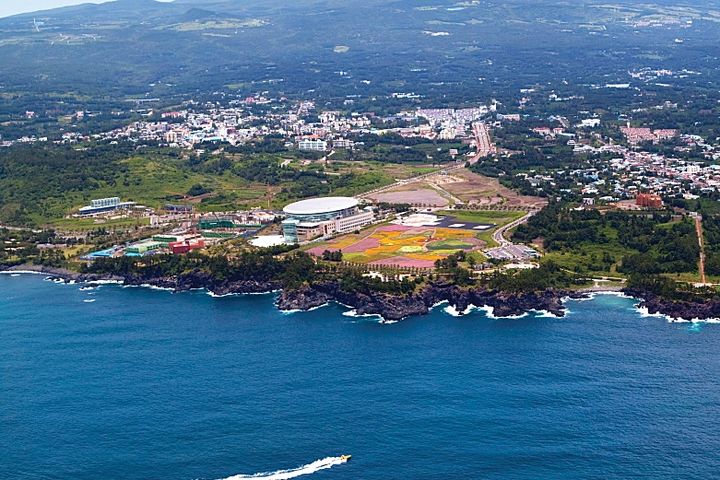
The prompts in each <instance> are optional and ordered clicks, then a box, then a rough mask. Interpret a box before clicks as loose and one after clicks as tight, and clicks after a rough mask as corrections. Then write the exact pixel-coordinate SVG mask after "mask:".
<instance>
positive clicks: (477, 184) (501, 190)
mask: <svg viewBox="0 0 720 480" xmlns="http://www.w3.org/2000/svg"><path fill="white" fill-rule="evenodd" d="M452 178H453V181H448V182H446V183H444V184H443V188H444V189H445V190H447V191H448V192H450V193H452V194H453V195H455V196H457V197H458V198H460V199H461V200H462V201H463V202H465V203H466V204H467V205H477V206H504V207H511V208H522V209H531V208H542V207H543V206H545V205H547V200H546V199H544V198H541V197H530V196H527V195H520V194H519V193H517V192H514V191H513V190H510V189H509V188H507V187H505V186H503V185H501V184H500V182H499V181H498V180H497V179H496V178H490V177H484V176H482V175H478V174H476V173H473V172H471V171H469V170H465V169H461V170H458V171H456V172H453V174H452ZM457 180H460V181H457Z"/></svg>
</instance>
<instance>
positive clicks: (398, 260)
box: [307, 211, 523, 268]
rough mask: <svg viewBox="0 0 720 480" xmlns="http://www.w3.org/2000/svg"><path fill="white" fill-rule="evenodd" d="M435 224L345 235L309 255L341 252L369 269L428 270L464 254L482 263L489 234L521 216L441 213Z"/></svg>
mask: <svg viewBox="0 0 720 480" xmlns="http://www.w3.org/2000/svg"><path fill="white" fill-rule="evenodd" d="M443 213H444V214H446V216H445V217H439V220H440V221H439V222H437V224H435V225H433V224H417V223H412V222H407V223H405V224H385V225H380V226H373V227H371V228H368V229H366V230H364V231H362V232H360V233H359V234H349V235H344V236H341V237H339V238H336V239H334V240H330V241H328V242H322V243H320V244H317V243H314V244H311V245H310V246H309V248H308V249H307V251H308V253H310V254H312V255H316V256H321V255H322V254H323V252H324V251H326V250H328V251H338V250H340V251H342V253H343V260H345V261H348V262H355V263H365V264H370V265H386V266H391V265H392V266H399V267H416V268H430V267H432V266H433V265H434V263H435V261H436V260H440V259H443V258H446V257H448V256H449V255H451V254H453V253H455V252H457V251H458V250H464V251H466V252H468V253H473V256H474V257H475V258H476V259H478V260H484V256H483V255H482V253H481V250H483V249H484V248H486V247H488V246H494V242H493V240H492V232H493V231H494V230H495V229H496V228H497V227H498V226H501V225H505V224H507V223H510V222H512V221H513V220H515V219H517V218H518V217H519V216H522V215H523V212H516V211H499V212H497V211H488V212H465V211H457V212H455V211H452V212H451V211H448V212H443Z"/></svg>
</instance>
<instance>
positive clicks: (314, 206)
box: [283, 197, 358, 215]
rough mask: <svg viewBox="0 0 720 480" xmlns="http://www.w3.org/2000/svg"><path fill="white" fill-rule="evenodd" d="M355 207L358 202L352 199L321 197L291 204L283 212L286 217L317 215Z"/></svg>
mask: <svg viewBox="0 0 720 480" xmlns="http://www.w3.org/2000/svg"><path fill="white" fill-rule="evenodd" d="M357 206H358V201H357V200H356V199H354V198H352V197H322V198H310V199H308V200H301V201H299V202H295V203H291V204H290V205H288V206H286V207H285V208H284V209H283V211H284V212H285V213H286V214H288V215H318V214H322V213H331V212H338V211H341V210H347V209H349V208H354V207H357Z"/></svg>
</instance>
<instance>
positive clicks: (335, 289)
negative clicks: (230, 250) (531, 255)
mask: <svg viewBox="0 0 720 480" xmlns="http://www.w3.org/2000/svg"><path fill="white" fill-rule="evenodd" d="M581 296H583V295H582V294H578V293H571V292H568V291H559V290H546V291H543V292H526V293H517V294H515V293H507V292H499V291H494V290H483V289H479V288H461V287H458V286H456V285H452V284H446V283H430V284H428V285H426V286H424V287H422V289H421V290H420V291H418V292H413V293H409V294H387V293H381V292H347V291H344V290H343V289H342V288H340V285H339V284H338V283H337V282H320V283H316V284H312V285H308V286H304V287H302V288H299V289H291V290H284V291H283V292H282V293H281V294H280V296H279V298H278V307H279V308H280V309H281V310H309V309H311V308H316V307H319V306H321V305H324V304H326V303H328V302H333V301H335V302H339V303H341V304H343V305H347V306H349V307H352V308H354V309H355V311H356V313H357V314H358V315H379V316H381V317H382V318H383V319H385V320H390V321H394V320H401V319H404V318H407V317H410V316H414V315H425V314H427V313H428V312H429V311H430V309H431V308H432V307H433V306H435V305H437V304H439V303H442V302H447V303H448V304H449V305H451V306H452V307H454V308H455V309H456V310H457V311H458V312H464V311H466V310H467V309H468V308H469V307H471V306H487V307H491V308H492V309H493V314H494V315H495V316H498V317H511V316H517V315H522V314H524V313H527V312H529V311H531V310H535V311H546V312H549V313H551V314H553V315H556V316H558V317H563V316H564V315H565V307H564V306H563V299H564V298H567V297H581Z"/></svg>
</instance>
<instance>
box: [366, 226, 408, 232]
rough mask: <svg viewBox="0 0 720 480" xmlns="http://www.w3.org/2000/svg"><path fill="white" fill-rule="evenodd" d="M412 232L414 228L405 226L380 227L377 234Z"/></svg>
mask: <svg viewBox="0 0 720 480" xmlns="http://www.w3.org/2000/svg"><path fill="white" fill-rule="evenodd" d="M408 230H412V227H406V226H405V225H383V226H382V227H378V228H377V230H375V231H376V232H406V231H408Z"/></svg>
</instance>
